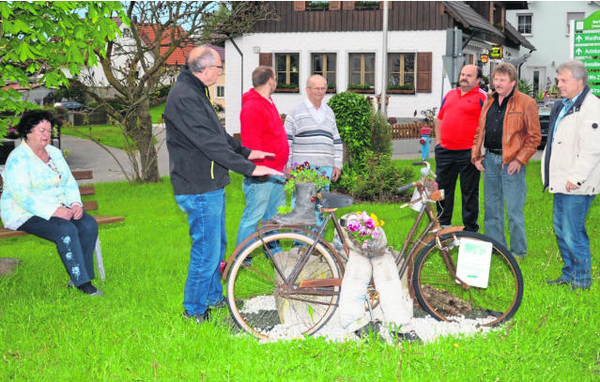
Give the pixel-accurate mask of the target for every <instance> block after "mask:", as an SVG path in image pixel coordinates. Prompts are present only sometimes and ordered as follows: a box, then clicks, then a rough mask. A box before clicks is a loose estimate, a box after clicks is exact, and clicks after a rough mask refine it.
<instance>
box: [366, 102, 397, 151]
mask: <svg viewBox="0 0 600 382" xmlns="http://www.w3.org/2000/svg"><path fill="white" fill-rule="evenodd" d="M372 118H373V126H372V127H371V150H373V152H375V153H378V154H384V155H392V129H391V127H390V124H389V123H388V122H387V121H386V118H385V115H383V114H382V113H381V112H377V113H373V117H372Z"/></svg>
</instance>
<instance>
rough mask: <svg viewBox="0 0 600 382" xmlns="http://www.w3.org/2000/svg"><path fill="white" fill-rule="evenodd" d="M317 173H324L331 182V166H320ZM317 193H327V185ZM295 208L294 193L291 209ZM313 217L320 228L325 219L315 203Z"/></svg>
mask: <svg viewBox="0 0 600 382" xmlns="http://www.w3.org/2000/svg"><path fill="white" fill-rule="evenodd" d="M319 171H325V176H326V177H328V178H329V179H330V180H331V174H332V173H333V166H321V167H319ZM317 191H325V192H329V183H327V185H326V186H325V187H323V188H322V189H321V190H317ZM295 207H296V193H294V194H292V209H294V208H295ZM315 215H316V216H317V225H318V226H320V225H321V224H323V222H324V221H325V217H324V216H323V214H322V213H321V212H319V208H318V206H317V203H315Z"/></svg>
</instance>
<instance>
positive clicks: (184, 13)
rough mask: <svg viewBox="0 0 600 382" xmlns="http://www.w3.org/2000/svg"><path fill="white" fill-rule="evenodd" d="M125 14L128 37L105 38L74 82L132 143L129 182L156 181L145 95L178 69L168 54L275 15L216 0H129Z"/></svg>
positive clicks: (257, 6) (261, 6)
mask: <svg viewBox="0 0 600 382" xmlns="http://www.w3.org/2000/svg"><path fill="white" fill-rule="evenodd" d="M125 13H126V17H125V20H132V22H131V24H129V25H128V28H129V32H130V35H128V37H127V38H125V36H124V38H121V39H116V40H110V41H108V43H107V45H106V54H104V55H103V54H101V52H100V51H98V52H95V53H96V55H97V59H98V62H99V67H95V68H92V67H90V69H89V71H88V72H87V73H85V74H88V75H79V76H78V78H77V81H74V83H75V84H76V85H77V86H80V87H82V88H83V89H85V91H86V92H87V93H88V95H89V96H91V97H92V98H93V99H94V101H96V102H97V103H98V105H99V106H100V107H102V108H103V109H104V110H106V111H107V112H108V114H109V116H110V117H111V118H112V119H113V120H114V121H115V122H116V123H117V125H118V126H121V127H122V129H123V133H124V135H125V136H126V137H127V138H129V139H131V140H132V141H133V142H134V147H135V150H134V149H133V148H130V149H129V150H127V151H128V154H129V160H130V161H131V163H132V167H133V169H134V171H135V179H130V181H142V182H159V181H160V177H159V173H158V163H157V150H156V147H155V142H156V138H155V136H154V133H153V128H152V119H151V117H150V112H149V110H150V97H151V96H152V94H155V92H156V91H157V90H158V89H160V88H161V87H162V86H163V85H164V84H165V83H166V82H168V81H169V80H170V79H172V78H174V77H175V76H176V75H177V73H178V71H179V68H178V67H177V68H175V67H172V66H168V65H167V59H168V58H169V56H171V54H173V53H174V52H175V51H176V50H178V49H179V50H181V49H182V47H186V46H190V45H194V46H198V45H202V44H204V43H206V42H209V41H212V37H214V35H215V34H221V35H222V36H230V35H233V34H236V33H243V32H247V31H249V30H250V29H251V28H252V26H253V25H254V24H255V23H256V22H257V21H260V20H266V19H272V18H274V17H275V15H274V14H273V13H272V12H271V11H270V8H269V6H268V5H266V4H265V3H262V2H217V1H184V2H175V1H142V2H135V1H134V2H129V3H128V4H127V7H126V10H125ZM129 32H128V33H129ZM178 64H179V65H182V64H183V62H179V63H178ZM96 70H101V71H102V73H103V74H104V76H105V77H106V81H107V83H106V84H97V83H94V81H92V79H93V78H94V76H92V75H91V74H92V71H94V72H95V71H96ZM102 86H104V87H105V88H110V89H111V90H114V91H116V93H117V96H116V99H115V98H113V100H112V101H111V102H108V101H107V100H106V99H105V98H104V97H102V96H101V94H99V92H98V89H99V88H101V87H102ZM115 101H116V102H115ZM116 104H118V105H119V107H118V108H117V107H114V106H115V105H116ZM126 141H128V140H126Z"/></svg>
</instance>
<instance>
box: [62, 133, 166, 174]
mask: <svg viewBox="0 0 600 382" xmlns="http://www.w3.org/2000/svg"><path fill="white" fill-rule="evenodd" d="M154 128H155V130H154V134H155V136H156V140H157V144H156V147H157V148H158V172H159V174H160V175H161V176H165V175H169V153H168V152H167V143H166V135H165V130H164V127H163V125H155V126H154ZM61 146H62V147H61V148H62V149H63V150H69V155H68V156H67V163H68V164H69V166H70V167H71V169H91V170H94V179H93V181H94V182H96V183H101V182H116V181H119V180H126V178H125V175H123V171H122V170H121V168H120V167H119V165H118V164H117V162H116V161H115V159H114V158H113V157H112V156H111V155H110V154H109V153H108V152H107V151H106V150H105V149H104V148H102V147H101V146H99V145H98V144H96V143H94V142H92V141H90V140H87V139H82V138H76V137H72V136H69V135H63V136H62V138H61ZM107 149H108V150H110V152H111V153H112V154H113V155H114V156H115V157H116V158H117V159H118V160H119V162H120V163H121V165H122V166H123V168H124V169H125V171H126V172H127V173H128V174H133V168H132V166H131V163H130V162H129V158H128V157H127V154H126V153H125V151H123V150H119V149H115V148H112V147H107Z"/></svg>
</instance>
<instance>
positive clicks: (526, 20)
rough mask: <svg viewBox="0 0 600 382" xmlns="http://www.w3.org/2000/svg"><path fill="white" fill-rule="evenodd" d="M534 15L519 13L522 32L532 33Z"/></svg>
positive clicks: (518, 21) (518, 19)
mask: <svg viewBox="0 0 600 382" xmlns="http://www.w3.org/2000/svg"><path fill="white" fill-rule="evenodd" d="M532 18H533V15H531V14H528V15H517V23H518V30H519V33H521V34H528V35H531V20H532Z"/></svg>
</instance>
